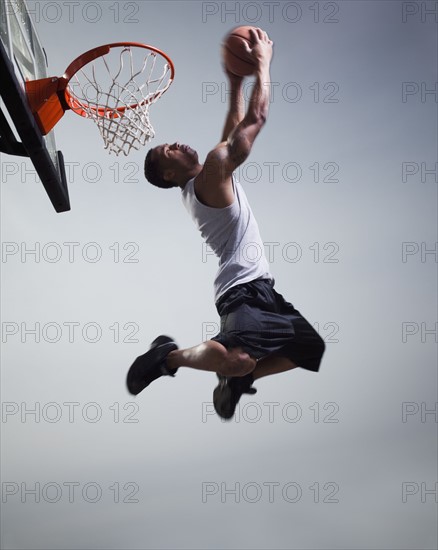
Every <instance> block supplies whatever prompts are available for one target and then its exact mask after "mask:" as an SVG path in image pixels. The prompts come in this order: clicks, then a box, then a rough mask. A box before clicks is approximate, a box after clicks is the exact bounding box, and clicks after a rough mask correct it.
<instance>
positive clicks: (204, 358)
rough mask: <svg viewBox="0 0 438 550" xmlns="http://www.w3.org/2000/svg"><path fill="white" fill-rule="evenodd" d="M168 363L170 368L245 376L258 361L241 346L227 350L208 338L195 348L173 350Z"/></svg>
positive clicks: (168, 357)
mask: <svg viewBox="0 0 438 550" xmlns="http://www.w3.org/2000/svg"><path fill="white" fill-rule="evenodd" d="M166 364H167V367H168V368H169V369H176V368H177V367H190V368H192V369H198V370H206V371H210V372H217V373H218V374H222V375H223V376H245V374H248V373H249V372H251V371H253V370H254V368H255V366H256V364H257V362H256V360H255V359H253V358H252V357H250V356H249V355H248V354H247V353H245V352H244V351H242V350H241V349H240V348H233V349H230V350H227V348H225V346H223V345H222V344H220V343H219V342H216V341H215V340H208V341H207V342H204V343H202V344H199V345H198V346H195V347H193V348H188V349H178V350H174V351H171V352H170V353H169V355H168V356H167V357H166Z"/></svg>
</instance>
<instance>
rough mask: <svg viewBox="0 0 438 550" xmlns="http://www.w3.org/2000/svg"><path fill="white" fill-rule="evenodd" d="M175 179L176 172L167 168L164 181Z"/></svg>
mask: <svg viewBox="0 0 438 550" xmlns="http://www.w3.org/2000/svg"><path fill="white" fill-rule="evenodd" d="M174 177H175V170H171V169H170V168H166V170H164V172H163V180H164V181H173V178H174Z"/></svg>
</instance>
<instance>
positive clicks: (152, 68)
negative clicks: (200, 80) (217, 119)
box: [67, 45, 172, 155]
mask: <svg viewBox="0 0 438 550" xmlns="http://www.w3.org/2000/svg"><path fill="white" fill-rule="evenodd" d="M171 83H172V71H171V68H170V66H169V64H168V62H167V60H166V58H165V57H163V56H162V55H160V54H158V53H156V52H154V51H152V50H148V49H145V48H142V47H137V46H129V45H123V46H117V47H113V48H111V49H110V51H109V52H108V53H107V54H106V55H102V56H100V57H98V58H97V59H95V60H93V61H91V62H90V63H88V64H87V65H85V66H84V67H82V68H81V69H79V70H78V71H77V72H76V73H75V74H74V75H73V77H72V78H71V80H70V82H69V84H68V87H67V92H68V95H69V96H70V97H69V104H70V107H71V109H72V110H73V111H75V112H77V113H78V114H80V115H82V116H84V117H86V118H90V119H92V120H93V121H94V122H95V123H96V124H97V127H98V128H99V131H100V134H101V136H102V138H103V141H104V144H105V149H108V151H109V152H110V153H115V154H116V155H118V154H119V153H123V154H124V155H128V154H129V152H130V151H131V149H132V148H134V149H139V148H140V147H141V146H143V145H145V144H146V143H147V142H148V141H150V140H151V139H152V138H153V137H154V135H155V132H154V129H153V127H152V124H151V122H150V120H149V107H150V106H151V105H152V104H153V103H155V101H157V100H158V99H159V97H160V96H161V95H162V94H163V93H164V92H165V91H166V90H167V88H168V87H169V86H170V84H171Z"/></svg>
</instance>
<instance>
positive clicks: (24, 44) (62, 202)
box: [0, 0, 70, 212]
mask: <svg viewBox="0 0 438 550" xmlns="http://www.w3.org/2000/svg"><path fill="white" fill-rule="evenodd" d="M0 74H1V82H0V95H1V102H0V152H2V153H6V154H9V155H18V156H23V157H29V158H30V160H31V161H32V163H33V165H34V167H35V170H36V172H37V173H38V175H39V177H40V179H41V182H42V184H43V185H44V188H45V190H46V192H47V194H48V195H49V198H50V200H51V202H52V204H53V207H54V208H55V210H56V211H57V212H65V211H67V210H70V201H69V196H68V188H67V180H66V176H65V167H64V160H63V156H62V153H61V151H57V149H56V144H55V136H54V131H53V130H51V131H50V132H49V133H48V134H47V135H46V136H43V135H42V133H41V131H40V129H39V128H38V125H37V123H36V121H35V119H34V117H33V115H32V112H31V110H30V107H29V104H28V100H27V97H26V93H25V90H24V84H25V82H26V81H27V80H35V79H40V78H46V77H47V59H46V54H45V51H44V49H43V47H42V45H41V42H40V40H39V38H38V34H37V32H36V30H35V27H34V24H33V21H32V19H31V17H30V14H29V11H28V9H27V6H26V3H25V0H0ZM20 140H21V141H20Z"/></svg>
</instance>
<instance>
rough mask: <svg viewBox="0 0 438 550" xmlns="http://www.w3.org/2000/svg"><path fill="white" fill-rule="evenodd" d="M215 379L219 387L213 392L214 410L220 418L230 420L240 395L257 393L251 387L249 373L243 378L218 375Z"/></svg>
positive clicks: (250, 375) (251, 381)
mask: <svg viewBox="0 0 438 550" xmlns="http://www.w3.org/2000/svg"><path fill="white" fill-rule="evenodd" d="M217 377H218V378H219V385H218V386H217V388H215V390H214V392H213V405H214V410H215V411H216V412H217V414H218V415H219V416H220V417H221V418H225V419H226V420H230V419H231V418H232V417H233V416H234V412H235V410H236V406H237V403H238V402H239V400H240V398H241V397H242V395H243V394H244V393H247V394H249V395H254V394H255V393H257V390H256V389H255V388H252V387H251V385H252V383H253V382H254V379H253V376H252V373H251V372H250V373H249V374H246V375H245V376H233V377H227V376H222V375H221V374H218V375H217Z"/></svg>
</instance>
